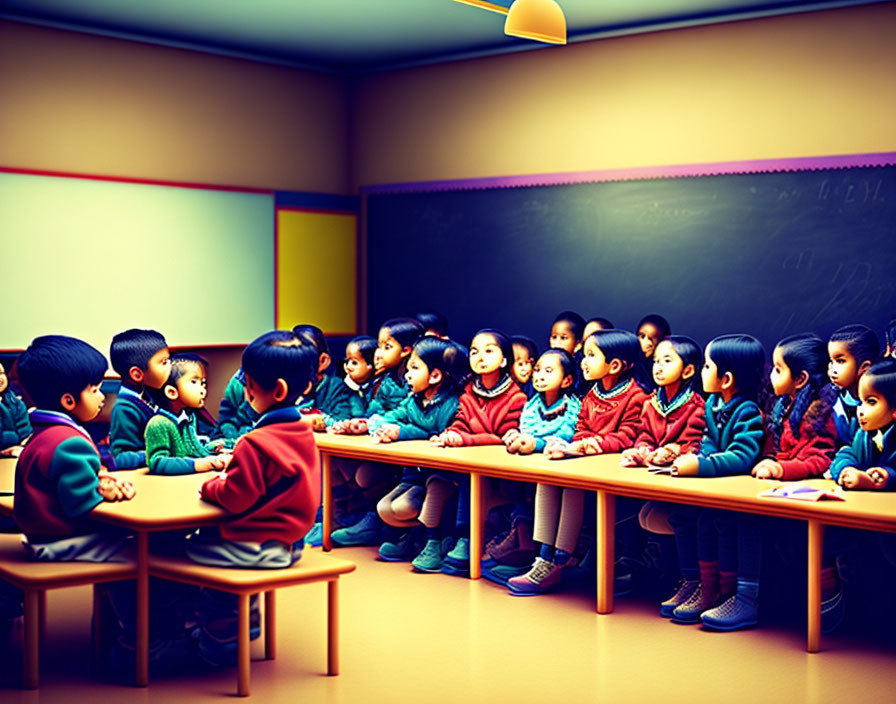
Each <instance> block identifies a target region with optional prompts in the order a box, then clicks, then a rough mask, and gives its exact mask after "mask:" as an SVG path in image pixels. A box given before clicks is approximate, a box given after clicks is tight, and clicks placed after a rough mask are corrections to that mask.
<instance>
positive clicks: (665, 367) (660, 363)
mask: <svg viewBox="0 0 896 704" xmlns="http://www.w3.org/2000/svg"><path fill="white" fill-rule="evenodd" d="M688 368H689V369H690V370H691V374H693V367H691V365H688ZM683 372H684V362H683V361H682V359H681V357H679V356H678V352H676V351H675V348H674V347H672V343H671V342H668V341H666V340H663V341H662V342H661V343H660V344H658V345H657V346H656V351H655V352H654V353H653V380H654V381H655V382H656V383H657V385H658V386H668V385H669V384H674V383H675V382H676V381H678V380H679V379H681V375H682V373H683Z"/></svg>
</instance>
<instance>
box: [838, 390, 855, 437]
mask: <svg viewBox="0 0 896 704" xmlns="http://www.w3.org/2000/svg"><path fill="white" fill-rule="evenodd" d="M834 388H837V400H836V401H835V402H834V426H835V427H836V428H837V440H838V441H839V443H840V444H841V445H850V444H852V441H853V439H854V438H855V436H856V433H857V432H858V431H859V418H858V409H859V403H860V401H859V400H858V399H857V398H853V396H852V394H851V393H849V391H847V390H846V389H840V388H838V387H834Z"/></svg>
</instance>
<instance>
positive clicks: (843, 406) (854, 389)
mask: <svg viewBox="0 0 896 704" xmlns="http://www.w3.org/2000/svg"><path fill="white" fill-rule="evenodd" d="M828 354H829V355H830V357H831V362H830V364H829V365H828V376H829V377H830V379H831V382H833V384H834V386H836V387H837V389H838V396H837V400H836V402H835V403H834V422H835V424H836V426H837V438H838V440H839V442H840V444H842V445H849V444H850V443H851V442H852V441H853V439H854V438H855V436H856V432H857V431H858V430H859V421H858V419H857V417H856V409H857V408H858V406H859V401H858V389H859V379H861V378H862V375H863V374H864V373H865V372H866V371H868V368H869V367H870V366H871V365H872V364H873V363H874V362H875V361H876V360H877V357H878V355H879V354H880V345H879V343H878V341H877V335H875V334H874V331H873V330H872V329H871V328H869V327H866V326H865V325H845V326H843V327H842V328H839V329H838V330H835V331H834V334H833V335H831V339H830V340H829V341H828Z"/></svg>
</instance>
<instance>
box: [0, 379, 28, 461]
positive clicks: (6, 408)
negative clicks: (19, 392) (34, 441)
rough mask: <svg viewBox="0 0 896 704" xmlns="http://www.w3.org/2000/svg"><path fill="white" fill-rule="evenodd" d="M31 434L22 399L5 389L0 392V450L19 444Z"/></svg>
mask: <svg viewBox="0 0 896 704" xmlns="http://www.w3.org/2000/svg"><path fill="white" fill-rule="evenodd" d="M29 435H31V422H30V421H29V420H28V409H27V408H26V407H25V403H24V401H22V399H20V398H19V397H18V396H16V395H15V394H14V393H13V392H12V391H11V390H9V389H7V390H6V391H4V392H3V393H2V394H0V450H3V449H5V448H7V447H12V446H13V445H19V444H21V442H22V441H23V440H24V439H25V438H27V437H28V436H29Z"/></svg>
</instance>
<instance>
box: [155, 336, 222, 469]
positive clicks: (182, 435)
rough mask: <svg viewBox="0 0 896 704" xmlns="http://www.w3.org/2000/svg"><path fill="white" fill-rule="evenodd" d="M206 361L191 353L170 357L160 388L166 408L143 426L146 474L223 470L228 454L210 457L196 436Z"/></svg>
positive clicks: (203, 402)
mask: <svg viewBox="0 0 896 704" xmlns="http://www.w3.org/2000/svg"><path fill="white" fill-rule="evenodd" d="M206 364H207V362H206V361H205V360H204V359H203V358H202V357H199V356H197V355H194V354H188V353H183V354H176V355H174V356H172V357H171V365H170V368H171V371H170V372H169V375H168V380H167V381H166V382H165V384H164V386H162V397H163V398H164V400H165V401H164V402H163V403H166V405H167V408H161V407H160V408H159V409H158V410H157V411H156V414H155V415H154V416H153V417H152V418H150V419H149V422H148V423H147V424H146V461H147V465H148V466H149V473H150V474H191V473H193V472H207V471H209V470H211V469H224V468H225V467H226V466H227V461H228V460H229V459H230V457H229V455H228V456H224V455H218V456H212V453H211V452H209V450H208V449H207V448H206V447H205V445H203V444H202V442H200V440H199V438H198V437H197V436H196V415H195V411H197V410H198V409H200V408H202V407H203V406H204V405H205V397H206V394H207V390H206V378H205V368H206V367H205V365H206Z"/></svg>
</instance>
